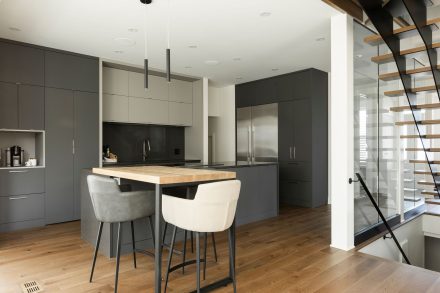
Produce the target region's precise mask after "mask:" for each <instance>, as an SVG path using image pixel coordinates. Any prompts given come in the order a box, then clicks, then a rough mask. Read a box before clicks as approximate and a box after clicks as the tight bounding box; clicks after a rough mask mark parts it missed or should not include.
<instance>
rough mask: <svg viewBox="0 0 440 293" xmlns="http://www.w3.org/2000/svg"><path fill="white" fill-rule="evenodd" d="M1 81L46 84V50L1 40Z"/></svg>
mask: <svg viewBox="0 0 440 293" xmlns="http://www.w3.org/2000/svg"><path fill="white" fill-rule="evenodd" d="M0 81H5V82H11V83H21V84H32V85H40V86H43V85H44V50H42V49H38V48H36V47H34V46H26V45H24V44H13V43H9V42H3V41H0Z"/></svg>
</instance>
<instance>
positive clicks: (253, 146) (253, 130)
mask: <svg viewBox="0 0 440 293" xmlns="http://www.w3.org/2000/svg"><path fill="white" fill-rule="evenodd" d="M254 140H255V127H253V126H252V141H251V143H252V162H255V143H254Z"/></svg>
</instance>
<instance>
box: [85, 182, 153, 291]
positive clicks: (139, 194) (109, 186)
mask: <svg viewBox="0 0 440 293" xmlns="http://www.w3.org/2000/svg"><path fill="white" fill-rule="evenodd" d="M87 183H88V187H89V193H90V197H91V199H92V205H93V210H94V212H95V216H96V219H97V220H98V221H99V230H98V236H97V239H96V247H95V253H94V255H93V264H92V270H91V272H90V280H89V282H90V283H91V282H92V279H93V272H94V270H95V264H96V256H97V255H98V249H99V243H100V241H101V234H102V226H103V224H104V223H118V246H117V251H116V276H115V291H114V292H115V293H116V292H118V276H119V259H120V256H121V240H122V223H124V222H130V224H131V237H132V239H131V240H132V242H133V244H132V245H133V263H134V267H135V268H136V247H135V239H134V227H133V226H134V225H133V221H134V220H137V219H141V218H146V217H148V219H149V222H150V229H151V233H152V235H154V231H153V224H152V219H151V216H152V215H154V212H155V194H154V192H153V191H131V192H121V191H120V189H119V186H118V184H117V182H116V180H115V179H112V178H108V177H102V176H96V175H89V176H87ZM153 237H154V236H153ZM153 243H154V239H153Z"/></svg>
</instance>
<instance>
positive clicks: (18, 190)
mask: <svg viewBox="0 0 440 293" xmlns="http://www.w3.org/2000/svg"><path fill="white" fill-rule="evenodd" d="M44 190H45V189H44V169H43V168H35V169H32V168H29V169H27V168H26V169H21V168H20V169H10V170H9V169H4V170H0V196H10V195H24V194H31V193H44Z"/></svg>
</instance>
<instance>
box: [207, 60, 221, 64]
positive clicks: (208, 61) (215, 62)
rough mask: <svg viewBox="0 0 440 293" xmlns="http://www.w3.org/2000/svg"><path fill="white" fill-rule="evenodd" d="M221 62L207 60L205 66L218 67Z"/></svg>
mask: <svg viewBox="0 0 440 293" xmlns="http://www.w3.org/2000/svg"><path fill="white" fill-rule="evenodd" d="M219 63H220V62H218V61H217V60H206V61H205V64H206V65H217V64H219Z"/></svg>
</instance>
